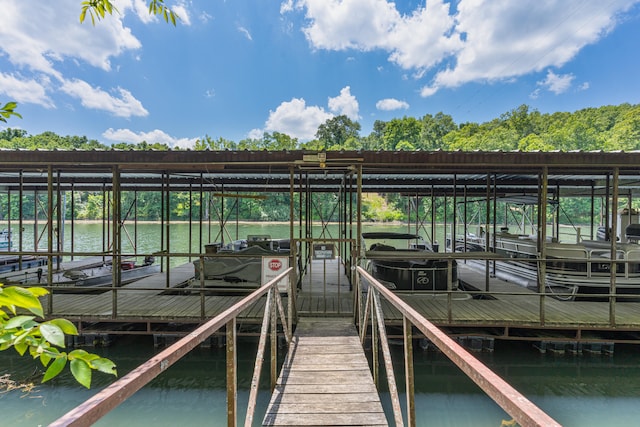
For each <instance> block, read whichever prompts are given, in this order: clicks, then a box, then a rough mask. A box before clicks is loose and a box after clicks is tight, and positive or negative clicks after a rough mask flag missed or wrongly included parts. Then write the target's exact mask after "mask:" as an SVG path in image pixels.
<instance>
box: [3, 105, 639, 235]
mask: <svg viewBox="0 0 640 427" xmlns="http://www.w3.org/2000/svg"><path fill="white" fill-rule="evenodd" d="M3 149H4V150H114V149H115V150H170V149H175V150H177V149H176V148H172V147H169V146H167V145H166V144H162V143H159V142H155V141H143V142H140V143H137V144H131V143H125V142H122V143H116V144H112V145H106V144H103V143H101V142H99V141H97V140H90V139H88V138H87V137H85V136H60V135H57V134H55V133H54V132H43V133H41V134H38V135H30V134H29V133H28V132H27V131H26V130H23V129H15V128H6V129H3V130H0V150H3ZM191 149H192V150H389V151H394V150H395V151H397V150H408V151H414V150H422V151H433V150H445V151H454V150H462V151H471V150H481V151H496V150H501V151H518V150H519V151H574V150H581V151H599V150H602V151H633V150H640V105H631V104H620V105H617V106H602V107H598V108H586V109H583V110H579V111H576V112H573V113H569V112H556V113H552V114H547V113H544V114H543V113H540V112H538V111H536V110H531V109H530V108H529V106H527V105H521V106H520V107H518V108H516V109H514V110H511V111H509V112H507V113H504V114H502V115H501V116H500V117H498V118H495V119H493V120H491V121H488V122H485V123H460V124H457V123H455V122H454V120H453V118H452V117H451V116H450V115H447V114H444V113H441V112H440V113H437V114H435V115H431V114H426V115H424V116H423V117H421V118H415V117H403V118H397V119H392V120H389V121H386V122H383V121H379V120H378V121H376V122H375V123H374V126H373V131H372V132H371V133H370V134H369V135H366V136H361V135H360V124H359V123H358V122H354V121H352V120H350V119H349V118H347V117H346V116H336V117H333V118H330V119H328V120H327V121H326V122H325V123H323V124H321V125H320V126H319V127H318V130H317V132H316V139H314V140H312V141H308V142H304V143H303V142H300V141H298V140H297V139H296V138H292V137H290V136H288V135H286V134H282V133H278V132H273V133H264V135H263V137H262V138H260V139H244V140H241V141H238V142H235V141H230V140H226V139H224V138H222V137H220V138H218V139H213V138H211V137H209V136H208V135H207V136H204V137H202V138H200V139H198V140H197V141H196V143H195V145H194V147H192V148H191ZM73 197H74V200H73V207H74V209H73V212H75V214H74V217H75V218H74V219H79V220H100V219H102V218H103V216H104V214H105V212H106V211H108V210H105V208H104V203H105V200H104V197H103V195H102V193H88V192H76V193H74V196H73ZM295 197H297V195H296V196H295ZM45 199H46V195H39V196H38V200H36V199H35V196H34V195H25V196H24V198H23V205H22V210H23V217H24V219H27V220H28V219H33V218H34V215H36V212H38V213H37V215H38V217H39V218H40V217H42V216H43V215H44V212H42V209H40V208H38V209H36V206H37V205H42V203H43V200H45ZM134 200H135V204H136V212H137V218H138V219H139V220H141V221H159V220H160V218H161V217H162V207H161V205H162V203H161V194H160V193H159V192H138V193H127V192H124V193H123V200H122V204H123V206H125V212H126V211H127V210H128V209H129V207H131V206H132V205H133V203H134ZM224 202H225V206H219V203H220V202H219V201H216V200H214V199H211V200H209V199H207V200H206V201H204V200H201V199H200V198H199V197H191V196H190V195H189V194H188V193H184V192H182V193H181V192H174V193H171V197H170V200H169V203H170V219H171V220H172V221H187V220H189V218H192V220H196V221H197V220H198V219H199V218H200V216H202V217H203V218H206V219H208V218H212V220H218V219H219V217H220V215H221V212H223V211H224V212H226V213H225V217H226V218H228V217H229V213H228V212H230V211H231V210H233V214H232V215H231V218H232V219H233V220H235V219H239V220H243V221H271V222H273V221H289V204H290V200H289V194H288V193H287V194H279V193H275V194H270V195H269V196H268V197H267V199H265V200H256V199H253V198H238V199H237V200H225V201H224ZM236 202H237V203H238V205H237V206H235V205H233V204H234V203H236ZM297 203H298V202H297V200H296V201H295V205H296V206H297ZM406 203H407V202H406V198H404V197H401V196H399V195H397V194H365V195H364V197H363V201H362V204H363V215H362V220H363V221H371V222H393V221H400V222H404V221H407V216H406ZM430 203H431V201H430V200H422V201H421V202H420V203H419V206H417V208H418V211H419V212H420V213H421V215H424V214H425V213H426V212H430V210H431V206H430ZM438 203H440V204H439V205H438ZM588 203H589V202H588V201H587V200H586V199H585V200H580V199H571V200H566V201H563V211H564V212H565V215H566V216H567V218H571V220H570V221H573V222H575V223H582V224H589V223H590V222H591V218H589V214H586V212H589V209H588ZM9 204H10V205H11V206H9ZM336 204H337V195H334V194H317V195H314V203H313V207H312V209H313V219H314V220H320V219H322V220H325V221H335V220H337V211H338V210H337V209H335V206H336ZM201 205H202V206H201ZM445 209H446V211H447V212H452V209H453V206H451V201H448V202H447V206H446V207H445V203H444V202H443V201H440V202H437V203H436V209H435V211H436V216H437V217H438V218H436V219H439V218H441V217H444V216H445ZM18 210H19V206H18V200H17V197H15V196H14V197H9V195H8V194H6V193H4V194H0V220H6V219H7V213H8V212H10V214H11V218H12V219H13V218H15V216H16V215H17V212H18ZM64 210H65V214H64V216H65V218H66V219H70V215H71V214H70V212H71V211H72V209H71V196H70V195H69V196H65V200H64ZM594 220H596V222H597V219H594Z"/></svg>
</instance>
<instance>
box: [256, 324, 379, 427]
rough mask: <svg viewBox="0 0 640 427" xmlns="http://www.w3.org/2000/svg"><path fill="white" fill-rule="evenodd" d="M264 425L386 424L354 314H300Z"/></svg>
mask: <svg viewBox="0 0 640 427" xmlns="http://www.w3.org/2000/svg"><path fill="white" fill-rule="evenodd" d="M263 425H264V426H285V425H323V426H331V425H343V426H349V425H370V426H387V425H388V423H387V420H386V417H385V415H384V411H383V409H382V404H381V403H380V397H379V395H378V391H377V390H376V387H375V385H374V382H373V377H372V375H371V371H370V369H369V364H368V362H367V358H366V356H365V354H364V350H363V348H362V345H361V344H360V339H359V338H358V334H357V332H356V328H355V326H354V324H353V319H352V318H313V317H306V318H305V317H302V318H300V319H299V322H298V326H297V329H296V332H295V335H294V337H293V340H292V342H291V345H290V348H289V352H288V354H287V356H286V359H285V362H284V365H283V367H282V371H281V373H280V377H279V378H278V381H277V384H276V387H275V390H274V392H273V395H272V397H271V401H270V403H269V407H268V409H267V413H266V415H265V418H264V421H263Z"/></svg>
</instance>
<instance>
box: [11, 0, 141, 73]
mask: <svg viewBox="0 0 640 427" xmlns="http://www.w3.org/2000/svg"><path fill="white" fill-rule="evenodd" d="M79 10H80V4H79V2H78V1H76V0H59V1H56V2H55V3H54V2H40V1H37V0H6V1H4V2H3V5H2V14H0V46H1V49H2V50H4V51H5V52H6V53H7V54H8V58H9V61H10V62H11V63H13V64H14V65H17V66H21V67H27V68H28V69H31V70H33V71H39V72H43V73H46V74H48V75H51V76H53V77H56V78H61V74H60V71H58V69H57V66H58V63H60V62H63V61H65V60H67V59H77V60H79V61H81V62H85V63H88V64H90V65H91V66H94V67H98V68H102V69H103V70H106V71H108V70H110V69H111V63H110V58H111V57H115V56H118V55H120V54H121V53H122V52H124V51H126V50H135V49H138V48H140V46H141V45H140V42H139V41H138V39H136V38H135V37H134V36H133V35H132V34H131V30H130V29H128V28H125V27H124V26H123V24H122V19H121V17H119V16H118V15H115V16H113V17H110V18H109V19H103V20H102V21H101V22H100V23H99V25H96V26H95V27H94V26H93V25H91V22H90V18H87V19H88V20H89V22H87V21H85V23H84V24H81V23H80V22H79V19H78V15H79ZM61 28H64V31H61Z"/></svg>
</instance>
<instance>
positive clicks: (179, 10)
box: [171, 2, 202, 25]
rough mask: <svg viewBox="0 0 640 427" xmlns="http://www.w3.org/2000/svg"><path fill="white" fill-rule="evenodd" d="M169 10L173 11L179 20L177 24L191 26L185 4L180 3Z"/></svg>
mask: <svg viewBox="0 0 640 427" xmlns="http://www.w3.org/2000/svg"><path fill="white" fill-rule="evenodd" d="M171 10H173V12H174V13H175V14H176V15H178V18H180V20H179V21H178V23H179V24H181V25H191V16H190V14H189V10H188V9H187V4H186V3H185V2H180V3H179V4H177V5H174V6H171ZM201 17H202V15H201Z"/></svg>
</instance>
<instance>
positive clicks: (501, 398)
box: [357, 267, 560, 427]
mask: <svg viewBox="0 0 640 427" xmlns="http://www.w3.org/2000/svg"><path fill="white" fill-rule="evenodd" d="M357 272H358V275H357V276H358V281H357V289H358V295H362V280H364V281H366V283H367V285H368V289H367V296H366V301H365V302H364V303H362V302H361V301H360V302H358V304H357V307H358V308H360V307H362V310H361V314H362V316H360V313H359V314H358V323H359V325H360V339H361V340H362V341H364V338H365V334H366V330H367V325H368V323H367V322H368V320H369V316H370V317H371V325H372V328H371V329H372V333H371V336H372V343H373V370H374V372H373V374H374V379H375V378H378V373H377V370H378V341H380V345H381V347H382V354H383V358H384V364H385V370H386V374H387V380H388V385H389V392H390V395H391V403H392V407H393V414H394V419H395V424H396V426H403V425H404V423H403V415H402V409H401V407H400V398H399V394H398V390H397V387H396V380H395V376H394V373H393V365H392V361H391V353H390V351H389V344H388V342H387V338H386V328H385V324H384V313H383V311H382V305H381V303H380V296H382V297H384V298H385V299H386V300H387V301H388V302H389V303H391V304H392V305H393V306H394V307H395V308H396V309H397V310H398V311H399V312H400V313H401V314H402V316H403V330H404V333H403V336H404V343H405V346H404V347H405V357H404V359H405V363H404V364H405V376H406V378H405V380H406V388H407V389H406V395H407V416H406V419H407V424H408V425H409V426H415V425H416V420H415V399H414V389H413V349H412V345H411V341H412V327H413V326H415V327H416V328H417V329H418V330H420V331H421V332H422V333H423V334H424V335H425V337H426V338H427V339H429V341H431V342H432V343H433V344H434V345H435V346H436V347H438V348H439V349H440V350H441V351H442V352H443V353H444V354H445V355H446V356H447V357H448V358H449V359H450V360H451V361H452V362H453V363H455V364H456V365H457V366H458V367H459V368H460V369H461V370H462V371H463V372H464V373H465V374H466V375H467V376H468V377H469V378H470V379H471V380H473V381H474V382H475V383H476V384H477V385H478V386H479V387H480V388H481V389H482V390H483V391H484V392H485V393H486V394H487V395H488V396H489V397H490V398H491V399H493V401H494V402H496V403H497V404H498V405H499V406H500V407H501V408H502V409H503V410H504V411H505V412H507V413H508V414H509V415H510V416H512V417H513V419H514V420H515V421H516V422H517V423H519V425H522V426H545V427H553V426H560V424H559V423H558V422H557V421H555V420H554V419H553V418H551V417H550V416H549V415H547V414H546V413H545V412H543V411H542V410H541V409H540V408H538V407H537V406H536V405H534V404H533V403H532V402H531V401H530V400H529V399H527V398H526V397H525V396H524V395H522V394H521V393H520V392H518V391H517V390H516V389H514V388H513V387H512V386H511V385H509V384H508V383H507V382H506V381H505V380H503V379H502V378H500V377H499V376H498V375H496V374H495V373H494V372H493V371H491V370H490V369H489V368H488V367H487V366H486V365H484V364H483V363H482V362H480V361H479V360H478V359H476V358H475V357H474V356H473V355H471V354H470V353H469V352H468V351H466V350H465V349H464V348H463V347H462V346H460V345H459V344H458V343H456V342H455V341H454V340H453V339H452V338H450V337H449V336H447V335H446V334H445V333H444V332H443V331H441V330H440V329H438V328H437V327H436V326H435V325H434V324H433V323H431V322H429V321H428V320H427V319H425V318H424V317H423V316H422V315H421V314H419V313H418V312H417V311H416V310H415V309H413V308H412V307H411V306H410V305H408V304H407V303H405V302H404V301H402V300H401V299H400V298H399V297H398V296H397V295H395V294H394V293H393V292H391V291H390V290H389V289H387V288H386V287H385V286H384V285H382V284H381V283H380V282H378V281H377V280H376V279H375V278H373V277H372V276H371V275H370V274H369V273H367V272H366V270H364V269H363V268H362V267H358V268H357ZM375 325H377V330H376V327H375ZM378 335H379V338H378Z"/></svg>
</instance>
